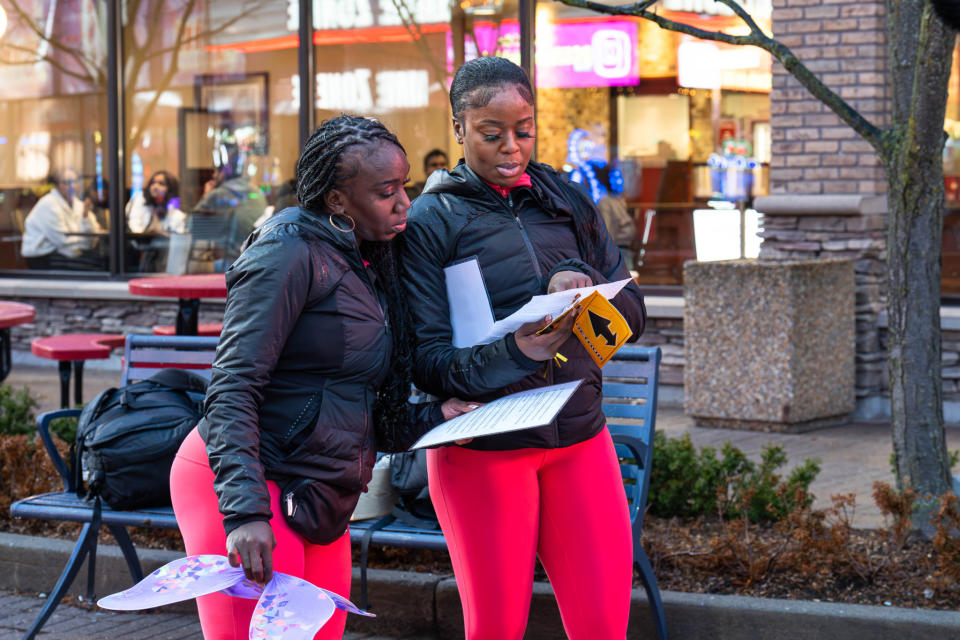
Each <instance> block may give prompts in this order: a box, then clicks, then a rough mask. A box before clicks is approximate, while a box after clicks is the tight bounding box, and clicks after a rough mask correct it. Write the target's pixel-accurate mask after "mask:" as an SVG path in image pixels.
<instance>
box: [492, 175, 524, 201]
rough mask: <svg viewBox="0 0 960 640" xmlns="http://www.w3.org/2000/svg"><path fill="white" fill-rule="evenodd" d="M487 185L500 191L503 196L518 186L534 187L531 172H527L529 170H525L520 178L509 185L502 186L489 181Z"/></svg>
mask: <svg viewBox="0 0 960 640" xmlns="http://www.w3.org/2000/svg"><path fill="white" fill-rule="evenodd" d="M484 182H487V181H486V180H484ZM487 186H489V187H490V188H491V189H493V190H494V191H496V192H497V193H499V194H500V195H501V196H503V197H504V198H506V197H507V196H508V195H510V192H511V191H513V190H514V189H516V188H517V187H532V186H533V183H532V182H530V176H529V174H527V172H526V171H524V172H523V173H521V174H520V178H519V179H518V180H517V181H516V182H514V183H513V184H512V185H510V186H509V187H501V186H500V185H497V184H490V183H489V182H487Z"/></svg>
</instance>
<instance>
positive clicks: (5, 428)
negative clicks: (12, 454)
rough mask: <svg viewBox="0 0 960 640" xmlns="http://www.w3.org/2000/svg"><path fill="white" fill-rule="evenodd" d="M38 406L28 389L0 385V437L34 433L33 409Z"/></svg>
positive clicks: (34, 419) (34, 418)
mask: <svg viewBox="0 0 960 640" xmlns="http://www.w3.org/2000/svg"><path fill="white" fill-rule="evenodd" d="M38 406H40V403H39V402H37V400H36V398H34V397H33V396H32V395H31V394H30V389H28V388H27V387H24V388H22V389H14V388H13V387H10V386H8V385H5V384H0V435H10V436H15V435H28V434H31V433H34V432H35V431H36V428H37V426H36V416H35V415H34V409H36V408H37V407H38Z"/></svg>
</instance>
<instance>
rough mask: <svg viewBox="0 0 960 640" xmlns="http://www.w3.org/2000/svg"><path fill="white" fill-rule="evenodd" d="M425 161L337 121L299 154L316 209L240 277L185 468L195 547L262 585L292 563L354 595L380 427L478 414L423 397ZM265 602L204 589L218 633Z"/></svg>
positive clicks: (362, 121)
mask: <svg viewBox="0 0 960 640" xmlns="http://www.w3.org/2000/svg"><path fill="white" fill-rule="evenodd" d="M409 168H410V167H409V164H408V163H407V160H406V156H405V154H404V151H403V148H402V147H401V146H400V143H399V142H398V141H397V139H396V138H395V137H394V136H393V134H391V133H390V132H389V131H387V129H386V128H384V127H383V125H381V124H380V123H378V122H376V121H374V120H370V119H366V118H356V117H350V116H340V117H338V118H334V119H332V120H329V121H327V122H325V123H324V124H323V125H322V126H321V127H320V128H319V129H317V131H316V132H314V134H313V135H312V136H311V137H310V139H309V140H308V141H307V144H306V146H305V148H304V151H303V154H302V155H301V157H300V159H299V161H298V163H297V177H298V193H297V195H298V198H299V201H300V203H301V204H302V207H303V208H290V209H287V210H285V211H283V212H281V213H279V214H277V215H276V216H274V217H272V218H271V219H270V220H269V221H268V222H267V223H266V224H264V225H263V227H261V228H260V229H258V230H257V231H256V232H255V233H254V234H253V235H252V236H251V237H250V239H249V240H248V246H247V247H246V249H245V250H244V251H243V253H242V254H241V256H240V257H239V259H238V260H237V261H236V262H235V263H234V264H233V265H232V266H231V267H230V269H229V270H228V271H227V276H226V277H227V287H228V293H227V304H226V310H225V312H224V323H223V332H222V334H221V336H220V343H219V345H218V347H217V356H216V360H215V362H214V364H213V373H212V377H211V380H210V385H209V387H208V389H207V397H206V402H205V415H204V417H203V419H202V420H201V422H200V424H199V425H198V428H197V429H196V430H194V432H193V433H192V434H191V435H190V436H189V437H188V438H187V440H186V441H185V442H184V444H183V446H182V447H181V449H180V452H179V453H178V456H177V459H176V461H175V462H174V466H173V470H172V472H171V493H172V496H173V506H174V510H175V512H176V514H177V520H178V522H179V523H180V530H181V532H182V534H183V538H184V542H185V546H186V551H187V553H188V554H190V555H195V554H205V553H209V554H224V553H226V554H227V555H228V556H229V558H230V561H231V563H232V564H233V565H234V566H238V565H242V566H243V570H244V573H245V574H246V576H247V577H248V578H249V579H251V580H253V581H255V582H258V583H261V584H264V583H266V582H267V581H269V580H270V578H271V576H272V573H273V570H274V569H277V570H279V571H282V572H284V573H289V574H292V575H295V576H298V577H302V578H305V579H306V580H308V581H309V582H312V583H314V584H316V585H317V586H321V587H323V588H326V589H330V590H332V591H335V592H337V593H340V594H343V595H347V594H349V590H350V536H349V533H348V532H347V522H348V520H349V517H350V515H351V513H352V512H353V509H354V507H355V506H356V504H357V500H358V498H359V496H360V493H361V491H363V490H364V488H365V487H366V485H367V483H368V482H369V481H370V478H371V475H372V467H373V463H374V460H375V456H376V452H377V449H378V444H381V443H378V442H377V441H376V440H375V437H374V429H373V425H374V424H375V423H376V424H377V425H378V429H380V428H381V427H382V428H384V429H387V428H390V427H393V428H394V429H395V431H399V432H404V434H405V435H407V436H409V437H414V436H416V435H419V434H420V433H422V432H424V431H426V430H427V429H428V428H429V427H431V426H433V425H435V424H437V423H439V422H441V421H442V420H444V419H449V418H451V417H454V416H455V415H458V414H460V413H462V412H463V411H464V410H466V408H467V406H466V404H465V403H462V402H460V401H458V400H453V399H451V400H448V401H446V402H444V403H443V405H442V407H441V405H440V404H439V403H433V404H428V405H417V406H414V405H411V404H409V403H408V402H407V398H408V397H409V392H410V376H409V367H410V350H409V347H408V346H407V342H406V335H407V334H406V331H405V329H406V321H405V311H404V307H403V301H402V299H401V298H399V297H398V296H396V291H397V289H398V286H399V285H398V281H397V274H396V268H395V265H394V261H393V254H392V249H391V246H390V244H389V241H390V240H391V239H392V238H393V237H394V236H396V235H397V234H398V233H400V232H402V231H403V230H404V227H405V225H406V217H407V208H408V207H409V204H410V203H409V200H408V199H407V196H406V194H405V193H404V190H403V184H404V182H405V181H406V179H407V173H408V171H409ZM414 414H415V415H414ZM381 433H382V431H381ZM406 444H412V441H411V442H408V443H406ZM274 548H275V549H274ZM255 604H256V602H255V601H254V600H246V599H242V598H234V597H230V596H227V595H224V594H222V593H217V594H212V595H209V596H203V597H202V598H200V599H199V602H198V606H199V611H200V621H201V625H202V627H203V632H204V637H205V638H206V639H207V640H211V639H214V638H216V639H227V638H230V639H232V638H246V637H247V636H248V633H249V631H248V629H249V623H250V617H251V614H252V612H253V608H254V605H255ZM344 622H345V620H344V614H343V613H342V612H338V613H337V614H335V615H334V618H333V619H331V620H330V621H329V622H328V623H327V625H326V626H325V627H324V628H323V629H322V630H321V631H320V633H318V634H317V636H316V637H317V638H340V637H341V636H342V634H343V629H344Z"/></svg>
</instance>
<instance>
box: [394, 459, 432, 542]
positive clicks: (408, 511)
mask: <svg viewBox="0 0 960 640" xmlns="http://www.w3.org/2000/svg"><path fill="white" fill-rule="evenodd" d="M390 485H391V486H392V487H393V489H394V491H396V492H397V504H396V505H394V507H393V516H394V517H395V518H396V519H397V520H401V521H403V522H406V523H407V524H411V525H413V526H416V527H420V528H422V529H438V528H440V525H439V524H438V523H437V513H436V511H434V510H433V503H432V502H431V501H430V487H429V485H428V482H427V451H426V449H417V450H415V451H404V452H403V453H393V454H390Z"/></svg>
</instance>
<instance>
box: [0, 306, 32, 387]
mask: <svg viewBox="0 0 960 640" xmlns="http://www.w3.org/2000/svg"><path fill="white" fill-rule="evenodd" d="M33 316H34V308H33V307H32V306H30V305H29V304H24V303H22V302H3V301H0V382H2V381H3V380H5V379H6V377H7V376H8V375H10V327H15V326H17V325H20V324H26V323H27V322H33Z"/></svg>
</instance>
